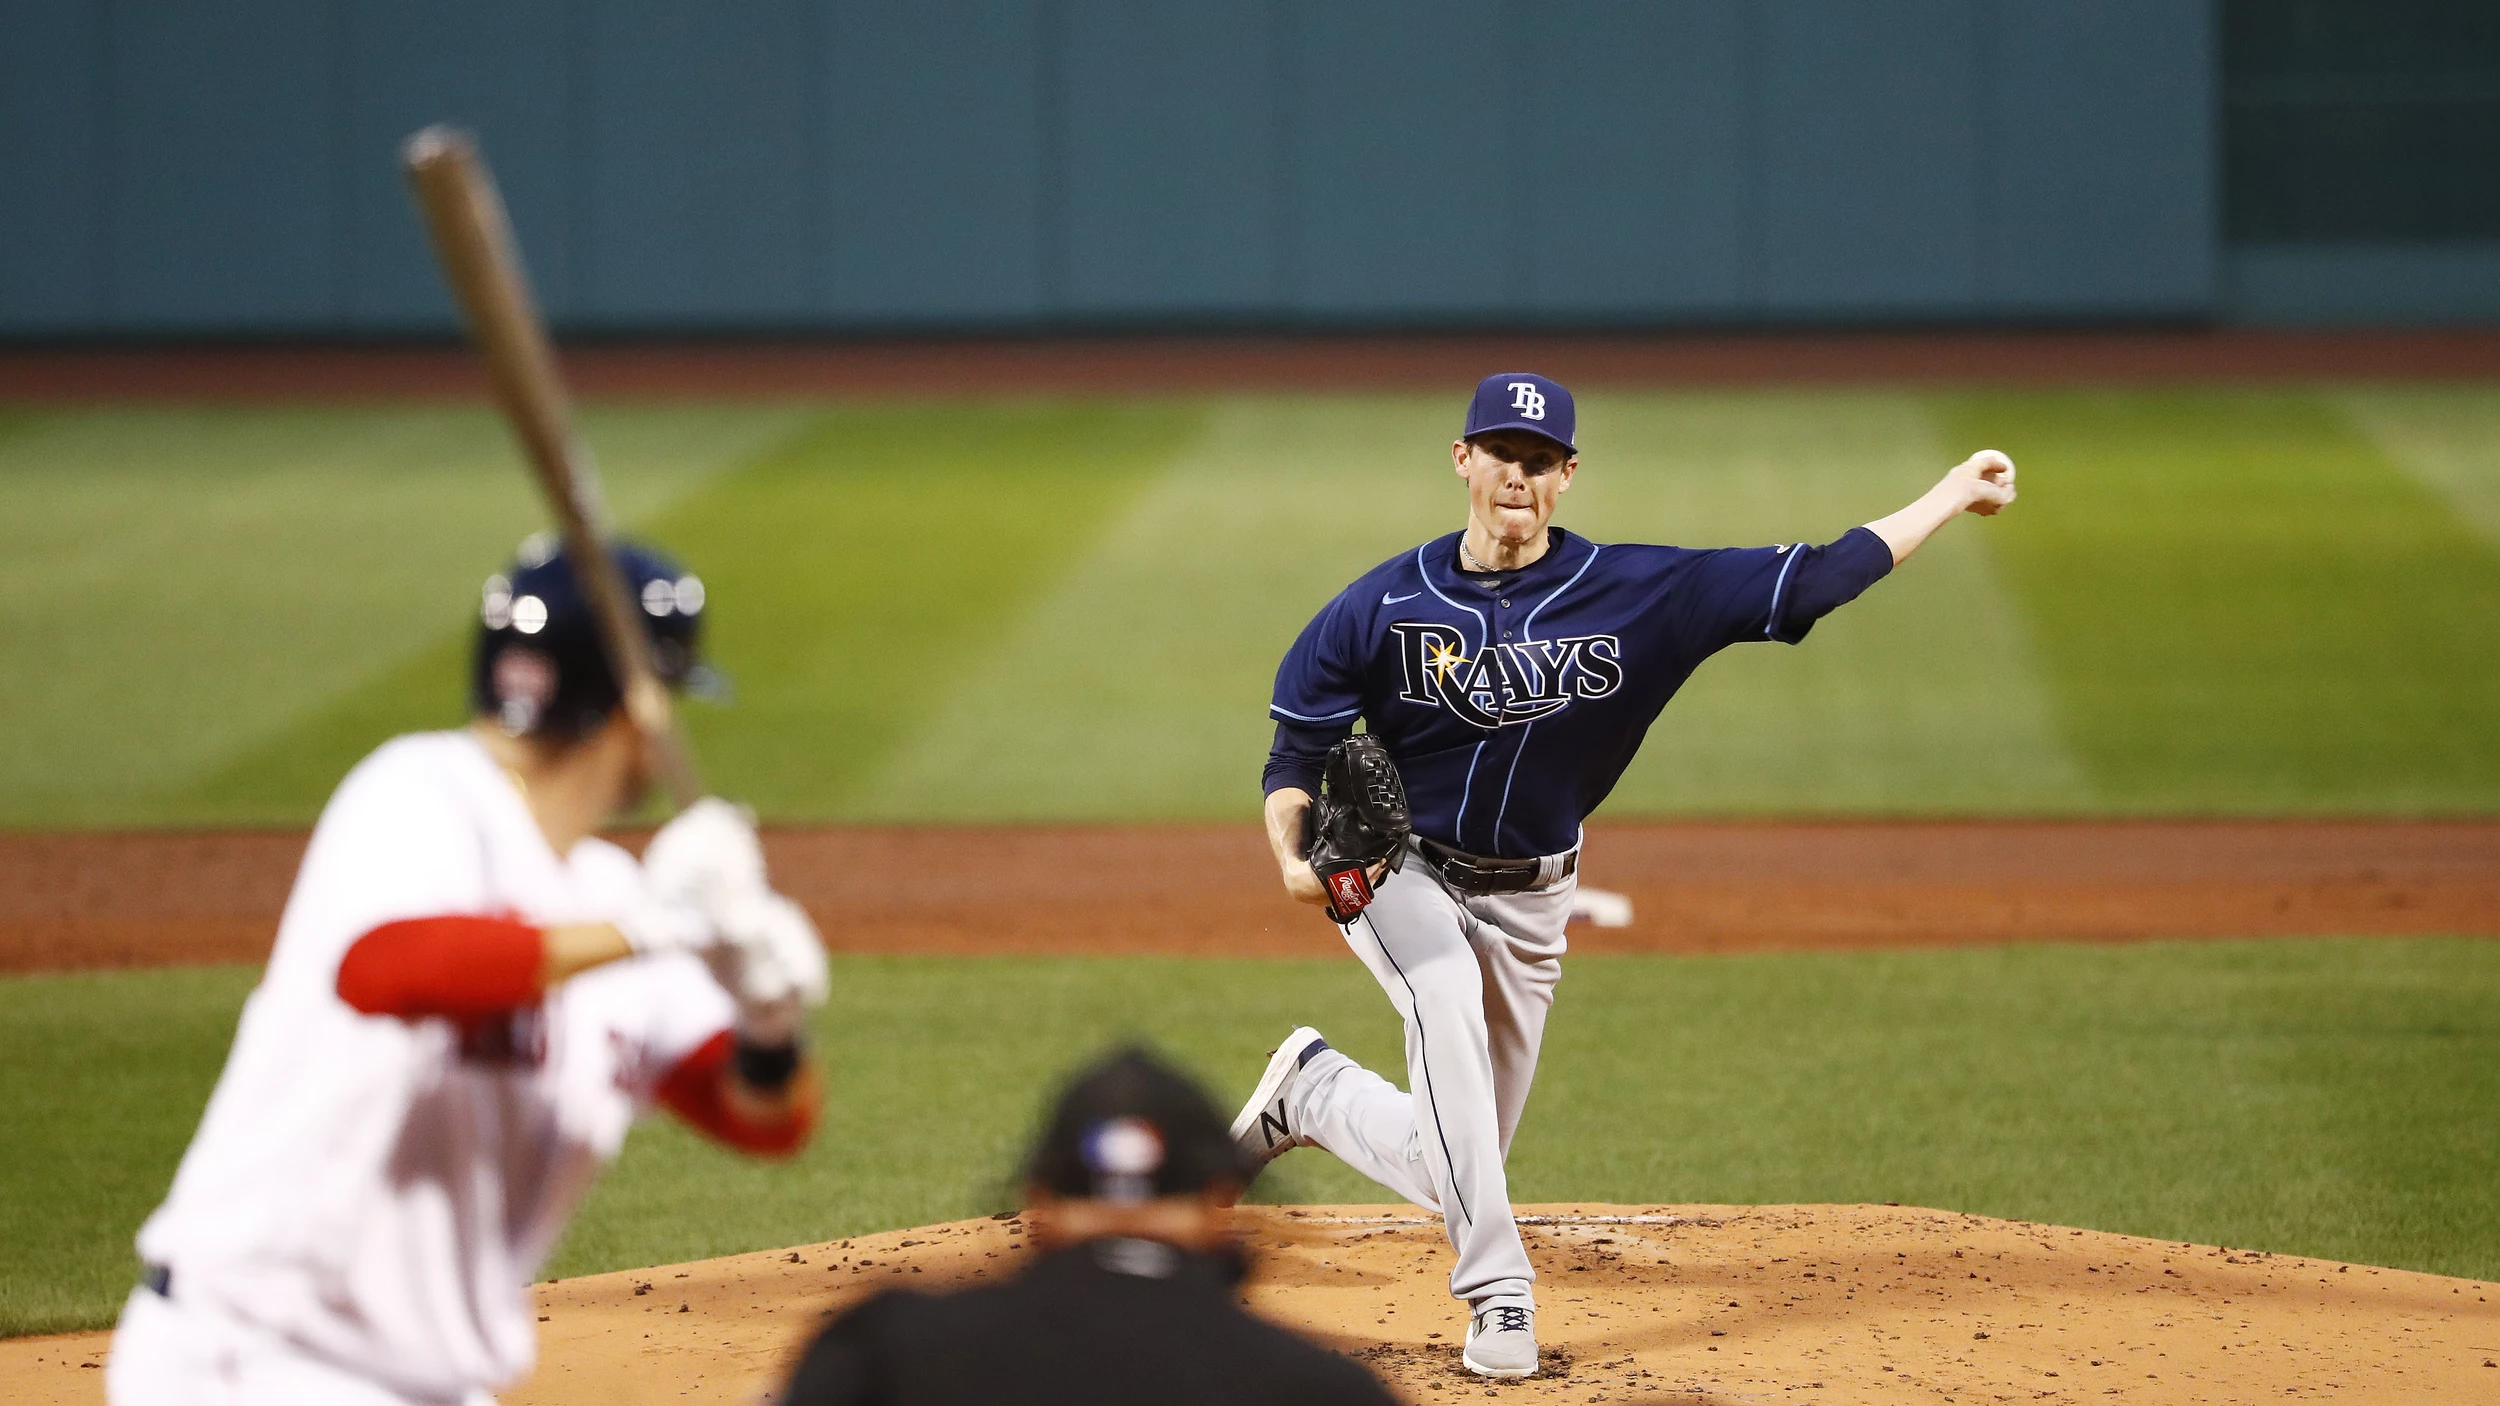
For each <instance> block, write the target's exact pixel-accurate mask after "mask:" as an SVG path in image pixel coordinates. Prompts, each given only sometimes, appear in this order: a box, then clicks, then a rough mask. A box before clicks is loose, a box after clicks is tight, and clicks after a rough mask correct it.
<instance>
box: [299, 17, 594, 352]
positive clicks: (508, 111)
mask: <svg viewBox="0 0 2500 1406" xmlns="http://www.w3.org/2000/svg"><path fill="white" fill-rule="evenodd" d="M570 8H571V7H569V6H567V5H566V4H565V3H564V0H431V3H428V4H425V5H422V6H419V5H410V4H406V3H404V0H350V3H349V4H348V5H347V10H346V14H347V24H346V36H347V54H348V64H349V67H348V83H347V94H348V148H347V155H348V160H347V164H346V168H345V177H344V180H345V186H346V193H347V228H348V231H349V236H348V240H347V309H346V311H347V316H348V318H349V319H350V320H351V321H352V322H354V323H355V324H356V325H357V326H359V327H365V328H387V329H395V330H404V329H428V330H448V329H449V328H451V327H452V326H454V325H455V319H454V316H453V313H452V307H451V299H450V297H449V295H448V294H446V293H445V292H444V290H443V280H442V275H441V274H440V273H438V272H437V271H436V270H435V267H434V258H433V255H432V253H431V252H430V250H429V249H428V248H427V245H426V237H425V228H424V225H423V224H422V223H421V222H420V220H419V219H418V216H417V210H416V206H415V205H414V204H413V203H411V201H410V200H409V198H408V185H407V182H406V180H404V179H403V178H402V177H401V175H400V171H399V144H400V142H401V141H402V139H404V138H405V137H407V135H408V134H409V133H411V132H413V131H415V130H416V129H418V128H419V127H423V126H426V125H428V124H430V123H434V122H443V121H448V122H452V123H456V124H458V125H459V126H462V127H466V128H468V129H469V130H470V131H473V132H475V133H476V134H477V138H478V142H479V145H480V147H481V148H482V149H483V150H484V151H485V153H486V159H487V161H488V162H489V163H490V164H492V166H493V167H494V172H495V182H496V184H497V185H498V186H499V187H501V188H502V191H503V197H504V203H505V205H506V206H508V207H509V208H510V209H511V211H512V223H513V228H514V230H515V232H516V233H518V235H519V236H520V240H521V257H522V260H523V261H524V262H525V263H526V264H527V265H528V266H529V275H530V282H531V283H532V285H533V286H535V288H536V289H537V292H538V297H539V301H540V303H541V304H542V305H544V306H545V308H546V309H547V312H548V315H549V316H550V317H555V318H563V317H565V316H566V315H568V314H569V313H571V312H572V311H573V310H574V309H575V307H576V305H577V302H578V300H577V298H576V297H575V295H574V287H573V285H574V277H573V267H574V251H575V244H576V242H577V240H578V237H579V234H580V217H579V212H578V211H577V209H576V200H575V198H574V192H573V190H572V188H571V187H572V180H573V173H574V171H575V170H576V169H577V163H576V162H575V160H574V152H573V131H572V127H573V123H572V112H573V107H572V99H573V93H574V89H575V87H576V86H577V81H576V78H575V72H574V69H575V64H574V54H575V50H574V46H573V43H572V31H571V30H570V29H569V28H568V26H567V23H566V16H567V14H568V12H569V10H570Z"/></svg>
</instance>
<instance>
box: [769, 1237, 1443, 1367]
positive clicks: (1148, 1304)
mask: <svg viewBox="0 0 2500 1406" xmlns="http://www.w3.org/2000/svg"><path fill="white" fill-rule="evenodd" d="M1239 1277H1240V1276H1239V1273H1238V1271H1237V1269H1236V1267H1235V1264H1234V1262H1233V1261H1231V1260H1228V1259H1226V1258H1224V1257H1220V1256H1213V1255H1197V1254H1189V1253H1185V1252H1183V1251H1180V1250H1176V1249H1174V1248H1172V1247H1171V1246H1169V1245H1166V1244H1163V1243H1161V1242H1159V1241H1153V1240H1119V1239H1111V1240H1090V1241H1087V1242H1085V1243H1083V1244H1081V1245H1074V1246H1070V1247H1068V1248H1066V1249H1062V1250H1057V1251H1054V1252H1052V1253H1051V1254H1049V1255H1046V1256H1044V1257H1043V1258H1042V1259H1041V1260H1039V1261H1038V1262H1036V1263H1035V1264H1034V1265H1033V1267H1032V1268H1031V1269H1029V1270H1027V1271H1026V1272H1025V1273H1023V1274H1021V1275H1018V1276H1017V1277H1016V1278H1014V1279H1011V1280H1008V1281H1006V1282H1004V1283H1000V1284H994V1285H989V1286H986V1287H983V1288H978V1289H968V1290H965V1291H962V1292H960V1293H953V1294H945V1295H931V1294H917V1293H910V1292H891V1293H885V1294H880V1295H878V1296H877V1297H876V1298H873V1299H870V1300H869V1301H868V1302H866V1303H864V1304H861V1305H860V1306H859V1307H857V1308H855V1309H852V1310H851V1311H850V1312H849V1313H846V1314H844V1315H843V1316H842V1317H840V1318H838V1319H836V1320H834V1322H833V1324H832V1325H831V1326H830V1327H828V1328H826V1329H825V1331H824V1334H823V1336H821V1337H819V1338H817V1340H816V1341H815V1343H814V1344H813V1345H812V1346H810V1347H809V1348H808V1350H807V1355H806V1356H805V1357H804V1358H802V1359H800V1361H799V1366H798V1371H797V1372H796V1373H795V1374H794V1375H793V1376H792V1378H791V1380H790V1390H789V1393H788V1394H787V1395H786V1396H785V1397H784V1398H783V1402H784V1406H956V1403H965V1406H969V1403H975V1402H978V1403H983V1406H996V1403H1021V1402H1029V1403H1055V1402H1068V1403H1071V1406H1075V1403H1083V1404H1084V1406H1132V1403H1134V1406H1147V1403H1155V1404H1156V1406H1163V1403H1172V1402H1195V1403H1207V1406H1228V1403H1234V1402H1239V1403H1242V1404H1243V1406H1278V1403H1280V1402H1287V1403H1291V1406H1340V1403H1343V1406H1391V1403H1392V1402H1394V1401H1395V1399H1396V1398H1394V1397H1392V1396H1390V1395H1389V1392H1388V1389H1387V1388H1385V1387H1383V1386H1382V1385H1381V1384H1380V1383H1379V1382H1378V1381H1377V1380H1375V1379H1374V1378H1373V1377H1372V1376H1371V1374H1370V1373H1368V1372H1365V1371H1364V1370H1363V1369H1362V1368H1361V1367H1359V1366H1357V1365H1355V1364H1354V1363H1353V1362H1352V1361H1350V1360H1348V1359H1346V1358H1344V1357H1340V1356H1338V1355H1337V1354H1336V1353H1333V1352H1330V1351H1328V1350H1326V1349H1325V1348H1321V1347H1317V1346H1314V1345H1312V1344H1310V1343H1307V1342H1304V1341H1303V1340H1302V1339H1300V1338H1297V1337H1295V1336H1293V1335H1292V1334H1291V1333H1288V1332H1286V1331H1285V1330H1284V1329H1282V1328H1278V1327H1275V1326H1273V1325H1272V1324H1268V1323H1264V1322H1261V1321H1260V1320H1259V1319H1256V1318H1253V1317H1252V1316H1250V1314H1249V1313H1247V1312H1246V1311H1244V1310H1243V1309H1242V1307H1241V1306H1240V1305H1239V1304H1238V1303H1235V1302H1234V1300H1233V1294H1232V1290H1233V1284H1234V1282H1235V1281H1236V1280H1237V1279H1238V1278H1239Z"/></svg>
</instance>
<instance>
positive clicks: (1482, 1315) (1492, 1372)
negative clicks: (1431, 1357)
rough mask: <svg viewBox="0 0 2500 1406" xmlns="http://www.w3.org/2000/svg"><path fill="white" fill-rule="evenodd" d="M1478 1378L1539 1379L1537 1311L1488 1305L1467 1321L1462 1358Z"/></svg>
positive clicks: (1509, 1306) (1516, 1306) (1505, 1305)
mask: <svg viewBox="0 0 2500 1406" xmlns="http://www.w3.org/2000/svg"><path fill="white" fill-rule="evenodd" d="M1459 1360H1460V1361H1461V1362H1464V1363H1466V1364H1467V1370H1468V1371H1470V1372H1473V1373H1475V1374H1476V1375H1477V1376H1479V1377H1533V1376H1535V1375H1536V1310H1535V1309H1533V1308H1522V1307H1520V1306H1519V1305H1517V1304H1486V1305H1484V1306H1483V1307H1481V1308H1478V1309H1476V1310H1475V1311H1474V1312H1473V1313H1471V1314H1469V1315H1468V1318H1467V1349H1466V1351H1464V1352H1462V1353H1460V1354H1459Z"/></svg>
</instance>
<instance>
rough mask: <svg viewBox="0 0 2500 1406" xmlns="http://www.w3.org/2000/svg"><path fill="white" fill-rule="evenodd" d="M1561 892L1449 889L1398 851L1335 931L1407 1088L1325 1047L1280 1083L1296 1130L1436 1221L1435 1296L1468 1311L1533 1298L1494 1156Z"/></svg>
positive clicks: (1515, 1121) (1565, 916) (1508, 1119)
mask: <svg viewBox="0 0 2500 1406" xmlns="http://www.w3.org/2000/svg"><path fill="white" fill-rule="evenodd" d="M1563 858H1564V856H1561V855H1556V856H1553V857H1551V858H1549V859H1547V860H1546V861H1545V864H1546V866H1547V867H1546V873H1547V874H1549V875H1552V874H1556V873H1557V872H1558V871H1559V870H1560V869H1561V863H1562V860H1563ZM1576 886H1577V879H1576V877H1575V876H1563V877H1560V878H1559V879H1556V880H1555V881H1553V882H1552V883H1551V884H1550V885H1549V886H1548V887H1545V888H1541V889H1534V890H1530V891H1529V892H1526V893H1513V894H1500V895H1496V896H1493V897H1489V898H1462V897H1460V896H1459V895H1457V894H1455V893H1453V892H1452V891H1451V890H1450V889H1449V888H1448V887H1447V886H1446V885H1444V884H1443V883H1442V882H1441V879H1440V876H1438V875H1437V874H1435V873H1434V872H1433V871H1432V868H1431V866H1430V865H1428V864H1426V863H1425V862H1424V861H1423V859H1422V857H1421V855H1420V854H1418V853H1410V854H1409V855H1408V857H1407V862H1406V867H1405V868H1404V869H1402V870H1400V871H1399V872H1397V873H1395V874H1392V875H1390V876H1389V878H1388V880H1387V881H1386V882H1384V883H1383V884H1382V885H1381V886H1380V892H1379V896H1378V897H1376V898H1375V899H1373V901H1372V905H1371V906H1370V907H1369V908H1366V909H1364V910H1363V912H1362V913H1360V914H1358V915H1356V917H1355V920H1354V921H1353V922H1351V923H1349V924H1347V925H1346V926H1345V929H1344V931H1345V939H1346V944H1347V945H1348V946H1349V947H1352V948H1353V949H1354V955H1356V956H1357V957H1360V958H1362V959H1363V965H1364V966H1366V967H1368V968H1370V969H1371V974H1372V977H1373V979H1375V980H1377V981H1378V982H1379V983H1380V989H1381V990H1382V991H1384V992H1387V993H1388V996H1389V1004H1391V1005H1392V1006H1395V1007H1396V1008H1397V1012H1398V1016H1399V1018H1400V1019H1402V1020H1404V1021H1405V1022H1406V1077H1407V1091H1405V1092H1400V1091H1399V1089H1398V1088H1397V1086H1396V1085H1394V1084H1392V1083H1390V1082H1389V1081H1388V1080H1386V1079H1384V1078H1382V1077H1380V1076H1379V1075H1377V1074H1374V1073H1373V1072H1371V1071H1370V1070H1368V1069H1365V1068H1363V1067H1362V1066H1361V1065H1359V1064H1356V1063H1355V1062H1354V1061H1353V1060H1352V1059H1350V1058H1348V1057H1346V1056H1345V1055H1343V1054H1339V1053H1337V1052H1335V1051H1333V1050H1332V1051H1330V1052H1329V1053H1328V1054H1325V1055H1322V1056H1320V1057H1319V1058H1317V1059H1314V1060H1312V1061H1311V1064H1310V1066H1309V1068H1308V1069H1307V1070H1305V1071H1304V1076H1303V1077H1302V1078H1301V1079H1299V1080H1297V1081H1296V1084H1295V1094H1294V1096H1295V1099H1296V1102H1297V1106H1296V1107H1295V1109H1294V1110H1293V1117H1294V1126H1295V1128H1296V1129H1297V1130H1299V1131H1300V1132H1301V1134H1302V1136H1303V1137H1304V1138H1306V1139H1308V1140H1309V1141H1310V1142H1311V1143H1313V1144H1315V1145H1317V1146H1319V1147H1323V1148H1326V1149H1327V1150H1328V1151H1330V1152H1332V1153H1335V1154H1336V1155H1337V1157H1338V1158H1340V1159H1341V1160H1343V1161H1344V1162H1345V1164H1346V1165H1347V1166H1350V1167H1352V1168H1354V1169H1355V1170H1356V1171H1358V1172H1361V1173H1362V1174H1363V1175H1365V1176H1367V1177H1370V1178H1371V1179H1372V1180H1374V1181H1376V1182H1379V1183H1380V1184H1381V1185H1382V1186H1385V1187H1387V1188H1388V1189H1389V1190H1391V1191H1393V1192H1396V1193H1397V1194H1398V1195H1400V1196H1403V1197H1405V1198H1406V1199H1407V1200H1409V1201H1412V1202H1414V1203H1415V1204H1416V1205H1418V1206H1422V1207H1424V1208H1426V1209H1428V1210H1433V1211H1437V1212H1439V1213H1440V1214H1441V1220H1442V1225H1443V1227H1444V1228H1445V1229H1446V1230H1447V1232H1448V1234H1449V1237H1450V1246H1451V1248H1452V1249H1454V1250H1456V1251H1457V1252H1458V1264H1457V1267H1456V1268H1454V1269H1452V1270H1451V1271H1450V1293H1451V1294H1452V1295H1454V1296H1456V1297H1458V1298H1462V1299H1466V1300H1468V1301H1470V1302H1471V1303H1474V1304H1476V1305H1478V1306H1483V1305H1486V1304H1489V1303H1493V1302H1500V1303H1505V1304H1518V1305H1520V1306H1523V1307H1529V1308H1533V1307H1535V1304H1536V1300H1535V1294H1534V1290H1533V1289H1532V1287H1531V1286H1532V1285H1533V1284H1534V1283H1535V1281H1536V1270H1535V1269H1534V1268H1533V1267H1532V1266H1530V1265H1529V1263H1528V1252H1527V1248H1526V1247H1525V1246H1524V1245H1522V1244H1521V1243H1520V1241H1519V1226H1518V1224H1517V1223H1516V1222H1514V1221H1513V1220H1512V1219H1511V1211H1510V1183H1509V1179H1508V1178H1507V1176H1506V1175H1505V1174H1504V1172H1503V1167H1502V1163H1503V1159H1504V1158H1505V1157H1507V1156H1508V1155H1509V1153H1510V1139H1511V1134H1512V1133H1513V1132H1515V1131H1516V1130H1517V1129H1518V1127H1519V1115H1520V1113H1521V1111H1522V1110H1523V1109H1525V1108H1526V1107H1527V1103H1528V1085H1529V1083H1530V1081H1531V1080H1533V1079H1534V1078H1535V1077H1536V1057H1537V1049H1538V1046H1539V1045H1541V1044H1542V1043H1543V1041H1544V1038H1545V1013H1546V1011H1547V1010H1549V1009H1550V1008H1551V1007H1552V1006H1553V1004H1554V983H1555V982H1556V981H1559V980H1560V979H1561V978H1562V955H1563V948H1564V945H1565V941H1564V936H1563V927H1564V925H1565V924H1566V923H1567V922H1568V921H1569V920H1570V917H1571V894H1572V890H1573V889H1574V888H1575V887H1576Z"/></svg>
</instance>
